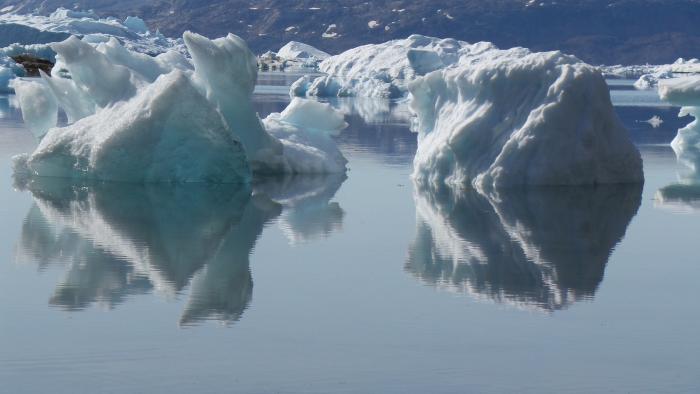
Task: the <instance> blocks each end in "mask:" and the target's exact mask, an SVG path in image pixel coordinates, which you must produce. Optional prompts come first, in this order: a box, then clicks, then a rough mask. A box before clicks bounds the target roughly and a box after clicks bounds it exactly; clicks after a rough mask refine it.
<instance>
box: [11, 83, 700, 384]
mask: <svg viewBox="0 0 700 394" xmlns="http://www.w3.org/2000/svg"><path fill="white" fill-rule="evenodd" d="M295 78H296V76H285V75H284V74H263V75H262V76H261V78H260V86H259V87H258V89H257V92H258V94H256V102H257V106H258V111H259V112H260V115H261V116H266V115H267V114H268V113H269V112H271V111H278V110H280V109H281V108H283V107H284V106H285V105H286V103H287V102H288V98H287V97H286V89H287V88H286V86H288V85H289V84H290V83H291V82H293V81H294V79H295ZM631 83H632V82H631V81H614V83H611V93H612V97H613V100H614V102H615V104H616V109H617V111H618V113H619V115H620V117H621V119H622V121H623V122H624V124H625V125H626V126H627V128H628V129H629V131H630V133H631V135H632V138H633V139H634V141H635V142H636V143H637V145H638V147H639V149H640V151H641V152H642V156H643V158H644V167H645V176H646V183H645V185H644V187H643V188H642V187H629V186H627V187H623V186H609V187H600V188H594V189H591V188H555V189H544V190H542V189H539V190H533V191H530V192H524V193H515V194H513V193H511V194H506V195H503V196H501V197H502V198H500V199H499V200H489V199H486V198H484V197H481V196H479V195H474V194H471V193H465V194H464V195H461V196H451V195H441V194H436V193H431V192H429V191H425V190H417V189H416V188H414V187H413V185H412V183H411V180H410V178H409V174H410V173H411V162H412V156H413V154H414V152H415V149H416V138H415V135H414V134H412V133H411V132H410V131H409V128H408V124H409V121H410V115H409V112H408V110H407V108H406V106H405V104H402V103H390V102H382V101H373V100H359V99H356V100H345V101H337V102H334V103H333V104H334V105H336V106H337V107H339V108H341V109H342V110H343V111H345V112H346V113H347V114H348V116H347V120H348V123H349V124H350V126H349V128H348V129H347V130H345V132H344V133H343V134H342V135H341V136H340V138H339V143H340V146H341V149H342V150H343V152H344V153H345V155H346V157H347V158H348V160H349V162H350V164H349V166H350V171H349V172H348V174H347V177H345V176H342V177H340V176H331V177H296V178H287V179H266V180H261V181H259V182H257V183H256V184H255V186H254V193H253V195H252V196H251V195H250V194H249V193H247V192H244V191H240V190H236V189H235V188H233V189H232V188H230V187H225V186H218V187H201V186H199V187H198V186H191V187H189V186H188V187H179V188H172V187H171V188H168V187H143V186H141V187H139V186H127V185H103V186H100V187H92V188H74V187H70V185H66V184H64V183H63V182H60V181H56V180H54V181H46V182H42V183H39V184H35V185H32V186H31V187H29V188H28V189H29V190H26V189H23V188H22V187H21V186H20V185H15V184H14V183H13V179H12V171H11V157H12V156H13V155H15V154H18V153H22V152H29V151H31V150H32V149H33V147H34V146H35V141H34V140H33V137H32V136H31V135H30V133H29V132H28V131H27V130H26V129H25V128H24V127H23V125H22V122H21V116H20V114H19V112H18V110H17V108H16V104H15V98H14V97H13V96H0V201H2V204H1V205H0V215H1V217H2V222H1V223H0V392H2V393H103V392H104V393H111V392H129V393H155V392H164V393H212V392H241V393H307V392H311V393H328V392H330V393H356V392H372V393H413V392H415V393H462V392H487V393H488V392H505V391H508V392H532V393H541V392H556V393H561V392H577V393H578V392H580V393H590V392H601V391H605V392H667V393H668V392H688V393H691V392H695V393H696V392H700V373H699V371H700V340H698V333H699V332H700V307H699V306H698V300H700V261H699V258H698V256H699V255H700V253H699V250H700V244H699V243H698V241H697V238H698V234H700V187H695V186H694V183H695V180H696V179H700V175H698V174H696V173H694V171H693V168H694V167H693V165H694V164H693V163H695V161H693V158H694V157H699V156H700V155H698V156H694V155H693V154H692V152H689V153H688V154H687V155H686V156H684V157H681V159H682V160H681V161H679V160H678V159H677V158H676V155H675V154H674V152H673V150H672V149H671V148H670V147H669V146H668V144H669V142H670V141H671V140H672V139H673V137H674V136H675V134H676V132H677V130H678V128H680V127H683V126H684V125H685V124H687V123H688V122H689V121H690V119H689V118H683V119H679V118H678V117H677V113H678V108H672V107H670V106H668V105H665V104H663V103H661V102H659V101H658V99H657V98H656V96H655V94H654V92H653V91H652V92H639V91H636V90H634V89H632V88H631ZM652 116H659V117H660V118H661V119H663V121H664V123H663V124H661V125H660V126H659V127H657V128H654V127H652V126H651V125H650V124H649V123H645V122H644V121H645V120H647V119H650V118H651V117H652ZM697 183H700V180H699V181H698V182H697Z"/></svg>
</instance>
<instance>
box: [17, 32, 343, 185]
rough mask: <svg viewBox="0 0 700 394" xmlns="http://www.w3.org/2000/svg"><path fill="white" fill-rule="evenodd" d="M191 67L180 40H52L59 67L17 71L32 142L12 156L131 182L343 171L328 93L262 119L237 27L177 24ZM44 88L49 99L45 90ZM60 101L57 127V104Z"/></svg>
mask: <svg viewBox="0 0 700 394" xmlns="http://www.w3.org/2000/svg"><path fill="white" fill-rule="evenodd" d="M184 39H185V42H186V44H187V47H188V50H189V52H190V53H191V55H192V63H194V70H190V69H189V68H190V67H191V66H190V65H189V62H188V61H186V60H184V59H183V58H182V57H181V56H180V55H178V53H177V52H173V51H171V52H168V53H165V54H162V55H159V56H158V57H156V58H151V57H149V56H146V55H143V54H139V53H135V52H132V51H129V50H127V49H125V48H123V47H122V46H121V45H120V44H119V43H118V42H117V41H116V40H110V41H108V42H106V43H102V44H100V45H98V46H97V47H93V46H92V45H90V44H87V43H85V42H84V41H82V40H79V39H77V38H75V37H71V38H69V39H68V40H66V41H64V42H62V43H57V44H52V48H53V49H54V50H55V51H56V52H57V67H58V66H60V69H61V70H65V72H66V73H67V74H68V75H69V76H70V79H68V78H64V77H63V74H62V72H61V71H57V72H56V73H54V75H53V76H52V77H48V76H46V75H42V80H41V82H37V81H32V80H19V81H16V82H15V83H14V84H15V85H16V87H17V89H19V91H20V92H22V94H21V97H22V99H21V100H20V104H21V106H22V109H23V110H24V111H23V112H24V117H25V119H26V120H27V123H28V124H29V125H30V126H31V128H32V130H33V132H34V133H35V135H37V136H39V137H42V136H43V137H42V139H41V142H40V144H39V147H38V148H37V150H36V151H35V152H34V153H32V154H31V155H23V156H20V157H18V158H17V159H16V161H15V168H16V171H17V173H20V174H24V175H25V176H53V177H69V178H77V179H81V180H110V181H130V182H216V183H229V182H248V181H249V180H250V177H251V171H253V172H257V173H330V172H343V171H345V165H346V160H345V158H344V157H343V155H342V154H341V153H340V151H339V150H338V148H337V146H336V144H335V142H334V140H333V136H334V135H335V134H336V133H337V132H338V131H339V130H340V129H342V128H344V127H345V126H346V123H345V122H344V120H343V116H342V115H341V114H340V113H338V112H337V111H335V110H333V109H332V108H331V107H330V106H329V105H327V104H321V103H317V102H311V101H307V100H302V99H297V100H294V101H293V102H292V103H291V104H290V105H289V107H288V108H287V109H285V110H284V111H283V112H282V113H280V114H271V115H270V116H268V118H267V119H265V120H264V121H261V120H260V119H259V118H258V116H257V114H256V112H255V111H254V109H253V106H252V101H251V100H252V93H253V88H254V86H255V81H256V78H257V67H256V63H255V57H254V55H253V54H252V53H251V52H250V50H249V49H248V47H247V45H246V44H245V42H244V41H243V40H241V39H240V38H238V37H237V36H234V35H229V36H228V37H224V38H220V39H216V40H209V39H207V38H206V37H203V36H199V35H196V34H193V33H186V34H185V36H184ZM47 96H48V97H49V99H46V97H47ZM50 98H53V100H54V101H55V102H56V103H57V106H58V107H60V108H61V109H62V110H63V111H65V112H66V114H67V116H68V120H69V122H74V123H72V124H69V125H68V126H66V127H54V128H49V127H53V126H55V122H56V117H55V107H52V106H43V107H42V108H44V109H43V110H38V109H36V108H34V107H35V106H33V105H32V103H33V102H38V100H42V99H43V100H47V102H49V101H50Z"/></svg>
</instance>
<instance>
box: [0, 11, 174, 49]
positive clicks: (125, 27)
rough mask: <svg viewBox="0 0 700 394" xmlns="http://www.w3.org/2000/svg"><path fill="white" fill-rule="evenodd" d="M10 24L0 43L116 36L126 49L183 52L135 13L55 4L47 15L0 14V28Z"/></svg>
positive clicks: (96, 38)
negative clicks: (105, 13) (110, 14)
mask: <svg viewBox="0 0 700 394" xmlns="http://www.w3.org/2000/svg"><path fill="white" fill-rule="evenodd" d="M2 26H5V27H4V28H3V27H2ZM10 27H12V28H13V29H14V31H12V32H11V34H9V33H10V32H7V33H6V34H3V35H2V40H4V41H2V40H0V45H2V46H7V45H10V44H12V43H20V44H46V43H51V42H59V41H63V40H65V39H66V38H68V36H69V35H75V36H79V37H81V38H86V39H87V40H88V41H92V42H95V43H99V42H105V41H107V40H108V39H109V38H111V37H116V38H117V39H119V41H120V42H122V43H123V44H124V46H126V47H127V48H128V49H130V50H134V51H137V52H141V53H147V54H150V55H157V54H159V53H163V52H167V51H168V50H171V49H176V50H178V51H181V52H183V53H184V46H183V45H182V41H181V40H177V39H172V38H168V37H165V36H163V35H162V34H161V33H159V32H155V33H154V32H151V31H150V30H149V29H148V27H147V26H146V25H145V23H144V22H143V20H141V19H139V18H135V17H127V18H126V19H125V20H123V21H120V20H118V19H116V18H99V17H98V16H97V15H95V14H94V13H92V12H90V11H88V12H86V11H75V10H68V9H65V8H58V9H56V11H54V12H53V13H51V14H50V15H48V16H44V15H35V14H16V13H7V14H2V15H0V31H3V29H7V28H10ZM20 29H22V30H20ZM7 41H11V42H7Z"/></svg>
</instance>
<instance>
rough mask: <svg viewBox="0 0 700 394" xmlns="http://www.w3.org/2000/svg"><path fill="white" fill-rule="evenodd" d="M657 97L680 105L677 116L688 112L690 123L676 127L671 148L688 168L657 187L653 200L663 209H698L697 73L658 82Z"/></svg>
mask: <svg viewBox="0 0 700 394" xmlns="http://www.w3.org/2000/svg"><path fill="white" fill-rule="evenodd" d="M659 96H660V97H661V99H662V100H666V101H668V102H670V103H671V104H673V105H679V106H681V110H680V113H679V115H678V116H679V117H684V116H687V115H690V116H692V117H693V118H694V120H693V121H692V122H690V124H688V125H687V126H685V127H683V128H681V129H680V130H678V134H677V135H676V137H675V138H674V139H673V141H672V142H671V147H672V148H673V151H674V152H675V154H676V157H677V158H678V161H679V162H681V163H683V164H684V165H685V166H687V167H688V168H689V169H690V173H689V174H686V175H684V176H682V177H681V179H680V181H679V182H678V183H676V184H672V185H668V186H666V187H664V188H662V189H660V190H659V191H658V192H657V194H656V203H657V205H659V206H662V207H665V208H671V209H673V210H682V211H697V210H698V209H700V204H699V201H700V121H699V119H700V76H688V77H683V78H675V79H668V80H664V81H660V82H659Z"/></svg>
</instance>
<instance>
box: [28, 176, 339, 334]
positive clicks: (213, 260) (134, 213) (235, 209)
mask: <svg viewBox="0 0 700 394" xmlns="http://www.w3.org/2000/svg"><path fill="white" fill-rule="evenodd" d="M344 179H345V178H344V177H312V178H309V179H305V178H304V177H297V178H295V179H293V180H290V179H287V178H282V179H275V180H266V181H264V182H261V183H260V184H259V185H256V186H255V188H254V190H253V191H252V193H251V190H249V189H240V187H238V186H234V185H216V186H212V185H151V186H144V185H129V184H117V183H105V184H97V185H91V186H83V185H75V184H71V183H67V182H66V181H64V180H61V179H40V180H37V181H34V182H32V183H30V184H25V185H19V186H20V187H21V188H26V189H28V190H29V191H31V193H32V196H33V197H34V205H33V207H32V208H31V209H30V211H29V213H28V214H27V217H26V219H25V221H24V224H23V227H22V232H21V238H20V241H19V244H18V248H17V250H18V260H20V261H29V262H35V263H36V264H38V265H39V267H40V268H44V267H46V266H47V265H49V264H52V263H60V264H64V265H65V275H64V277H63V279H62V280H61V283H59V284H58V285H57V287H56V289H55V291H54V295H53V296H52V297H51V299H50V304H51V305H52V306H55V307H59V308H61V309H65V310H82V309H85V308H87V307H89V306H90V305H92V304H98V305H102V306H104V307H107V308H113V307H115V306H117V305H119V304H120V303H123V302H125V301H126V300H127V299H128V298H129V297H131V296H134V295H136V294H145V293H150V292H152V291H153V292H156V293H158V294H159V295H161V296H163V297H165V298H166V299H175V298H177V297H179V295H180V294H181V293H183V292H184V291H185V289H186V288H188V287H189V294H188V296H187V299H188V300H187V302H186V305H185V308H184V311H183V313H182V315H181V318H180V324H182V325H192V324H197V323H199V322H201V321H203V320H219V321H222V322H224V323H230V322H235V321H236V320H238V319H239V318H240V317H241V315H242V314H243V312H244V311H245V309H246V308H247V307H248V305H249V304H250V302H251V299H252V293H253V279H252V275H251V271H250V267H249V265H250V261H249V257H250V254H251V252H252V250H253V248H254V247H255V244H256V242H257V240H258V238H259V237H260V235H261V234H262V232H263V230H264V228H265V227H266V225H267V224H268V223H270V222H271V221H272V220H273V219H276V218H279V217H281V218H282V223H284V224H283V225H282V227H283V228H284V230H285V232H286V233H288V236H289V237H290V239H291V240H297V239H313V238H314V237H315V236H317V235H318V234H323V235H325V236H327V235H329V234H330V233H332V232H333V231H334V230H336V229H337V228H339V227H340V226H341V224H342V219H343V211H342V209H341V208H340V206H339V205H337V203H330V202H329V201H330V199H332V198H333V196H334V195H335V192H336V191H337V190H338V188H339V187H340V185H341V184H342V183H343V181H344ZM275 199H279V202H277V201H275Z"/></svg>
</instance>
